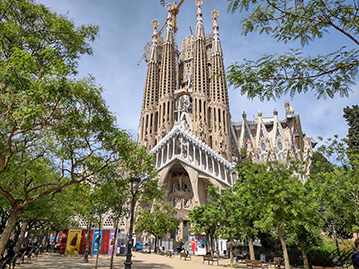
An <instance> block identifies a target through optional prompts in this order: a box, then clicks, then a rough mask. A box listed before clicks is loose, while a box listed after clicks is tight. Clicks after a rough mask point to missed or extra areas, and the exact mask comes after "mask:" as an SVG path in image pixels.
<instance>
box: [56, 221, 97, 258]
mask: <svg viewBox="0 0 359 269" xmlns="http://www.w3.org/2000/svg"><path fill="white" fill-rule="evenodd" d="M91 227H92V220H90V222H89V224H88V225H87V233H86V248H85V255H84V262H89V252H90V236H91ZM55 238H56V237H55Z"/></svg>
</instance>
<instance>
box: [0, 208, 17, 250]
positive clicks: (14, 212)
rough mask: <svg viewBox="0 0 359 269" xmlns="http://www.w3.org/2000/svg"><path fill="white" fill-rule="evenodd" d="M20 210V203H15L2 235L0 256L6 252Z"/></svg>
mask: <svg viewBox="0 0 359 269" xmlns="http://www.w3.org/2000/svg"><path fill="white" fill-rule="evenodd" d="M19 211H20V208H19V206H18V205H15V206H14V207H13V208H12V211H11V214H10V217H9V220H8V223H7V225H6V227H5V229H4V231H3V233H2V234H1V237H0V256H3V254H4V252H5V249H6V246H7V243H8V241H9V238H10V236H11V232H12V230H13V228H14V224H15V223H16V219H17V216H18V214H19Z"/></svg>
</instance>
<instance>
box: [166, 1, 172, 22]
mask: <svg viewBox="0 0 359 269" xmlns="http://www.w3.org/2000/svg"><path fill="white" fill-rule="evenodd" d="M166 9H167V11H168V14H167V25H171V23H172V12H171V11H172V9H173V6H172V4H167V6H166Z"/></svg>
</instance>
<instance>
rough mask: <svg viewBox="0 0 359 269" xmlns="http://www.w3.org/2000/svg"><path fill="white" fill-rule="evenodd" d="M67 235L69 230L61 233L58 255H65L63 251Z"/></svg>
mask: <svg viewBox="0 0 359 269" xmlns="http://www.w3.org/2000/svg"><path fill="white" fill-rule="evenodd" d="M68 234H69V230H67V229H66V230H64V231H63V232H62V237H61V242H60V243H61V245H60V254H65V250H66V242H67V235H68Z"/></svg>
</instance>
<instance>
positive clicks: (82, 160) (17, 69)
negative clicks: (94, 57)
mask: <svg viewBox="0 0 359 269" xmlns="http://www.w3.org/2000/svg"><path fill="white" fill-rule="evenodd" d="M97 32H98V27H96V26H92V25H88V26H84V25H82V26H79V27H77V26H75V25H74V23H73V21H72V20H70V19H68V18H67V17H66V16H63V15H59V14H56V13H54V12H52V11H50V10H49V9H48V8H46V7H45V6H43V5H41V4H37V3H35V2H34V1H33V0H19V1H12V0H4V1H1V2H0V37H1V38H0V39H1V42H0V182H1V184H0V195H2V196H4V197H5V198H6V199H7V200H8V202H9V204H10V206H11V209H12V213H11V214H12V215H11V216H10V218H9V220H8V225H7V227H6V228H5V230H4V232H3V233H2V235H1V238H0V254H2V253H3V251H4V249H5V246H6V243H7V240H8V238H9V236H10V233H11V230H12V227H13V225H14V223H15V221H16V217H17V215H18V213H19V211H20V210H21V209H22V208H25V207H27V206H28V205H29V204H30V203H32V202H34V201H36V200H38V199H40V198H42V197H45V196H47V195H49V194H51V193H53V192H57V191H60V190H61V189H62V188H64V187H67V186H70V185H72V184H77V183H81V182H83V181H85V180H91V179H94V178H95V177H94V175H96V173H98V172H99V171H101V170H103V169H105V168H106V167H107V166H109V165H111V164H114V163H118V162H121V161H124V160H126V159H128V156H127V155H126V154H127V153H128V152H130V151H131V150H130V149H131V147H133V143H131V142H130V141H129V135H128V134H127V133H126V132H125V131H122V130H120V129H119V128H118V127H117V125H116V119H115V117H114V115H113V114H112V113H111V112H110V111H109V109H108V107H107V104H106V102H105V100H104V99H103V97H102V96H101V94H102V88H101V87H99V86H98V85H97V84H96V82H95V80H94V78H92V77H88V78H82V79H79V78H77V77H76V74H77V65H78V59H79V57H80V56H81V55H83V54H91V53H92V48H91V43H92V42H93V41H94V39H95V37H96V36H97ZM10 179H11V180H10Z"/></svg>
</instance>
